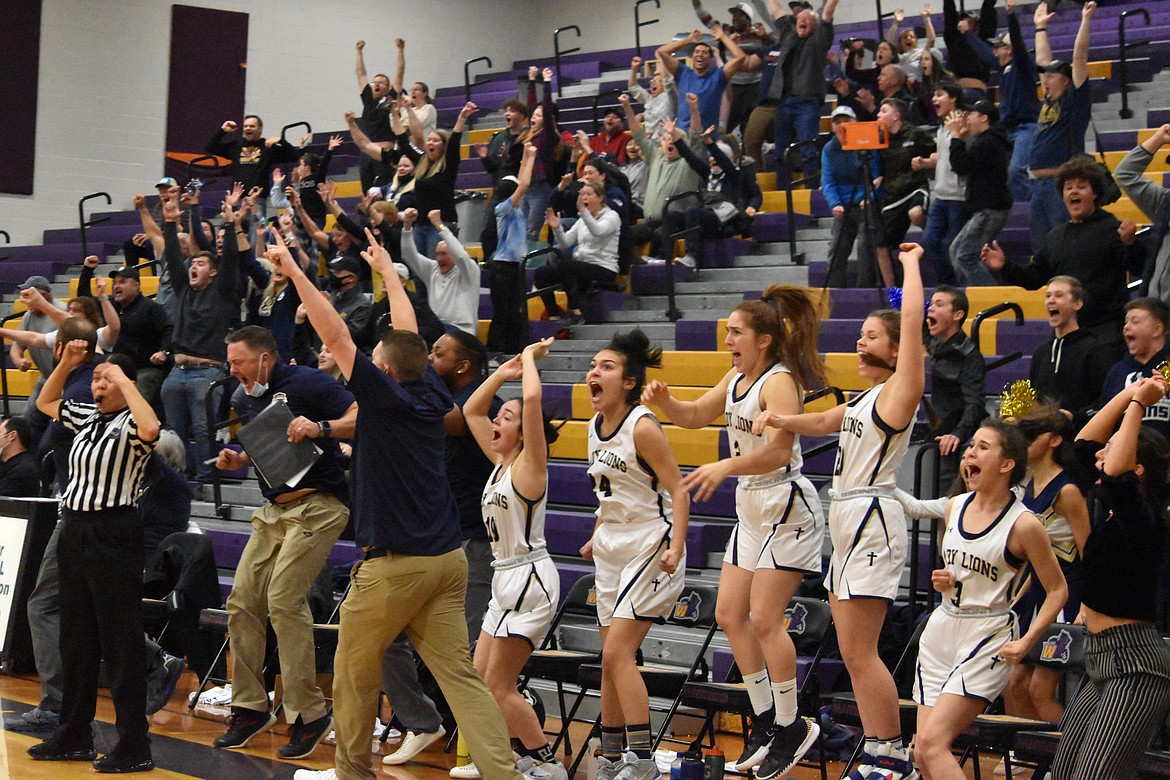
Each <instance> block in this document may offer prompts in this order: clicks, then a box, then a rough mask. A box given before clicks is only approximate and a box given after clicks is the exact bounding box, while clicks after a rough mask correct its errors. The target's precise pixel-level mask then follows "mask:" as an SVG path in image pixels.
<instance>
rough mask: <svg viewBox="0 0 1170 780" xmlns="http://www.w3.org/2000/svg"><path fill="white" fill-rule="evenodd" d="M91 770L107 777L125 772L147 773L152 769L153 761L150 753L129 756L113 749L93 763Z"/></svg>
mask: <svg viewBox="0 0 1170 780" xmlns="http://www.w3.org/2000/svg"><path fill="white" fill-rule="evenodd" d="M93 768H94V769H96V770H97V771H99V772H102V773H103V774H107V775H121V774H126V773H127V772H149V771H150V770H152V769H154V759H153V758H151V756H150V753H146V754H145V755H138V756H130V755H124V754H121V753H119V752H118V749H117V748H114V749H113V750H111V751H110V752H109V753H106V754H105V755H104V756H102V757H101V758H99V759H98V760H97V761H94V762H93Z"/></svg>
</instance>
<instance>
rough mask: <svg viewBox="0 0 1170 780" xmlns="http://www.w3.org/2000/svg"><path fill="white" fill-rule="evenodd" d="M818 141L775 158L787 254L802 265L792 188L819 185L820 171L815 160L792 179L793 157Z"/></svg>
mask: <svg viewBox="0 0 1170 780" xmlns="http://www.w3.org/2000/svg"><path fill="white" fill-rule="evenodd" d="M878 2H879V3H880V2H881V0H878ZM820 143H821V136H820V135H818V136H817V137H816V138H810V139H809V140H807V141H797V142H796V143H794V144H791V145H790V146H789V147H788V148H787V149H785V150H784V151H783V153H779V156H778V157H777V160H776V172H777V174H781V173H782V174H783V175H784V178H785V179H787V184H786V185H785V195H786V197H787V200H788V206H787V209H788V256H789V257H791V258H792V262H793V263H795V264H796V265H804V254H803V253H801V252H797V251H796V209H795V208H794V207H793V204H792V191H793V189H792V188H793V187H794V186H795V185H797V184H806V183H809V182H815V183H816V186H818V187H819V186H820V179H821V171H820V161H819V160H818V161H817V162H816V170H815V172H814V173H812V174H809V173H808V172H807V171H802V173H803V174H804V175H803V176H801V177H800V178H799V179H793V178H792V172H793V171H794V170H795V169H796V166H795V165H794V163H793V159H794V158H795V157H796V155H797V154H798V153H799V151H800V150H801V148H803V147H805V146H812V147H814V148H819V146H820Z"/></svg>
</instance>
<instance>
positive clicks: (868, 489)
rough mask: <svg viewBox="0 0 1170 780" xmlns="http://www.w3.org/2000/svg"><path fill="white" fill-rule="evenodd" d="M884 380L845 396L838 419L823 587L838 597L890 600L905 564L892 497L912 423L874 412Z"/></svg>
mask: <svg viewBox="0 0 1170 780" xmlns="http://www.w3.org/2000/svg"><path fill="white" fill-rule="evenodd" d="M884 387H885V384H884V383H883V384H879V385H875V386H873V387H871V388H870V389H869V390H866V391H865V392H864V393H862V394H861V395H859V396H857V397H856V398H854V399H852V400H851V401H849V403H848V404H847V408H846V410H845V418H844V419H843V420H842V421H841V435H840V439H839V441H838V443H837V462H836V465H835V466H834V468H833V489H832V491H830V494H829V495H830V496H831V498H832V504H830V506H829V538H830V539H832V540H833V555H832V557H831V558H830V559H829V575H828V577H827V587H828V590H829V592H830V593H833V594H834V595H836V596H837V598H841V599H849V598H883V599H888V600H890V601H893V600H894V598H895V597H896V596H897V595H898V584H899V582H901V579H902V570H903V568H904V567H905V563H906V516H905V512H904V510H903V509H902V504H901V503H900V502H899V501H898V499H897V498H896V497H895V496H894V485H895V482H896V479H897V475H898V467H899V466H900V465H901V463H902V459H903V458H904V457H905V455H906V451H907V449H908V448H909V446H910V427H911V424H910V423H907V424H906V426H905V427H903V428H894V427H893V426H891V425H889V424H888V423H886V421H885V420H883V419H882V418H881V416H880V415H879V414H878V411H877V400H878V396H880V395H881V392H882V389H883V388H884Z"/></svg>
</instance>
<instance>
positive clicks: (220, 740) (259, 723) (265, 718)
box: [211, 707, 276, 750]
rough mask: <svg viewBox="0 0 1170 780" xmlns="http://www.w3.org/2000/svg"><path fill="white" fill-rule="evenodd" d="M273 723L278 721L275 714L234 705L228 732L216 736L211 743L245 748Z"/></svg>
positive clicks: (223, 746) (224, 746)
mask: <svg viewBox="0 0 1170 780" xmlns="http://www.w3.org/2000/svg"><path fill="white" fill-rule="evenodd" d="M273 723H276V716H275V715H272V714H270V713H267V712H260V711H258V710H249V709H245V708H244V707H233V708H232V716H231V717H230V718H228V730H227V733H225V734H224V735H223V736H221V737H216V739H215V741H214V742H212V743H211V744H213V745H215V746H216V747H217V748H227V749H228V750H237V749H239V748H245V747H247V746H248V743H249V742H251V741H252V738H253V737H255V736H256V735H257V734H263V733H264V732H265V731H268V729H270V728H272V724H273Z"/></svg>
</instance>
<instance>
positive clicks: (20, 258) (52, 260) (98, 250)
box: [0, 241, 122, 277]
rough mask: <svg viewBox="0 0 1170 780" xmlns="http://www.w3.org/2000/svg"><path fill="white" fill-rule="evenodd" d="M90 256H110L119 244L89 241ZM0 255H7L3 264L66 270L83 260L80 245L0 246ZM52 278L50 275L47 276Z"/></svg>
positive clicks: (120, 246)
mask: <svg viewBox="0 0 1170 780" xmlns="http://www.w3.org/2000/svg"><path fill="white" fill-rule="evenodd" d="M87 248H88V250H89V253H90V254H91V255H97V256H98V257H103V256H104V255H112V254H114V253H115V252H117V251H119V250H120V249H121V248H122V244H121V242H119V243H116V244H114V243H110V242H105V241H91V242H89V246H88V247H87ZM0 255H7V257H8V259H7V260H5V261H4V262H5V264H11V263H48V264H51V265H53V266H54V267H56V268H62V269H63V268H66V267H68V266H70V265H80V264H81V261H82V260H84V259H85V255H84V254H83V253H82V251H81V243H80V242H78V243H71V244H48V245H45V244H41V245H37V246H0ZM47 275H48V276H50V277H52V274H47Z"/></svg>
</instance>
